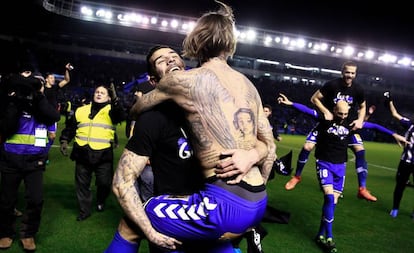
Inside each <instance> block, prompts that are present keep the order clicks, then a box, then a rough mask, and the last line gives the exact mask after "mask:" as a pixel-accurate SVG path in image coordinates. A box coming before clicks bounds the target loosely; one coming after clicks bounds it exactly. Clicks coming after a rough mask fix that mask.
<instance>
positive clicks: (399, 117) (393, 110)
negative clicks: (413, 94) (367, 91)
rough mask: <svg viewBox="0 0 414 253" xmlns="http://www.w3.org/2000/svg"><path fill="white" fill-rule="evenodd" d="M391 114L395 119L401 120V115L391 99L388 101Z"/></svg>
mask: <svg viewBox="0 0 414 253" xmlns="http://www.w3.org/2000/svg"><path fill="white" fill-rule="evenodd" d="M389 105H390V111H391V115H392V116H393V117H394V118H396V119H397V120H401V119H402V118H403V116H402V115H401V114H399V113H398V111H397V109H396V108H395V106H394V102H393V101H392V100H390V101H389Z"/></svg>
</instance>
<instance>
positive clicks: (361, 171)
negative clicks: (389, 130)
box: [355, 150, 368, 187]
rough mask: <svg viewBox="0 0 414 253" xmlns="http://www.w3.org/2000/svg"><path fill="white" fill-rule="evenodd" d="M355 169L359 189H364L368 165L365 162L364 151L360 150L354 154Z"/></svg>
mask: <svg viewBox="0 0 414 253" xmlns="http://www.w3.org/2000/svg"><path fill="white" fill-rule="evenodd" d="M355 168H356V172H357V175H358V184H359V187H366V183H367V176H368V165H367V162H366V161H365V150H360V151H358V152H356V153H355Z"/></svg>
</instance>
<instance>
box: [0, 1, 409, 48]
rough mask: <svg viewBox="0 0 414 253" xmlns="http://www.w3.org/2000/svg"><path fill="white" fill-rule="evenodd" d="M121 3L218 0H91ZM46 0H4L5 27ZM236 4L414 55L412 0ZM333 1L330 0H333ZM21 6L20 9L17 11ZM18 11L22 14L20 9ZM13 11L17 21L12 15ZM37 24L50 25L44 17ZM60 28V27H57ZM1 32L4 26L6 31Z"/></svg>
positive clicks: (202, 5)
mask: <svg viewBox="0 0 414 253" xmlns="http://www.w3.org/2000/svg"><path fill="white" fill-rule="evenodd" d="M90 1H95V2H101V3H115V4H117V5H125V6H130V7H134V8H139V9H148V10H155V11H160V12H167V13H173V14H178V15H185V16H191V17H195V18H196V17H199V16H200V15H201V14H203V13H205V12H207V11H209V10H216V9H217V6H218V5H217V4H216V3H215V2H214V0H191V1H188V0H174V1H168V0H99V1H98V0H90ZM35 2H37V3H41V2H42V1H41V0H32V1H30V0H13V1H1V2H0V5H1V6H0V14H1V15H0V28H1V29H2V30H4V29H13V26H12V25H11V24H13V22H18V23H30V24H31V25H36V24H37V23H38V22H40V19H41V18H40V17H38V15H37V14H38V12H37V11H33V10H35V9H34V8H33V7H32V5H31V3H35ZM223 2H225V3H227V4H229V5H230V6H232V7H233V10H234V14H235V18H236V24H237V25H241V26H247V27H248V26H251V27H256V28H262V29H270V30H276V31H281V32H286V33H293V34H301V35H304V36H308V37H316V38H323V39H328V40H335V41H340V42H343V43H348V42H349V43H351V44H357V45H361V46H365V47H372V48H377V49H388V50H391V52H398V53H407V54H411V55H414V18H412V16H413V15H412V13H411V12H412V8H410V6H409V4H410V1H402V0H396V1H381V2H379V1H378V2H373V1H363V0H359V1H356V0H342V1H317V0H314V1H311V0H306V1H304V0H296V1H295V0H290V1H289V0H284V1H278V0H273V1H269V0H264V1H263V0H254V1H253V0H223ZM329 3H330V4H329ZM18 9H20V10H19V11H17V10H18ZM14 13H17V14H14ZM10 17H12V21H10ZM34 29H39V30H45V31H46V30H47V29H48V24H47V23H45V22H44V21H43V22H42V23H40V25H38V26H37V27H35V28H34ZM54 29H55V28H54ZM0 33H1V32H0Z"/></svg>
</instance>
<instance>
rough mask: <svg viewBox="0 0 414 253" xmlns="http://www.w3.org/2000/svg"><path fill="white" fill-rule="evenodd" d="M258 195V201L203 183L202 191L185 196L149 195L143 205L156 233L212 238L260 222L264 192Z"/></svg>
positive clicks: (191, 237)
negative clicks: (259, 197)
mask: <svg viewBox="0 0 414 253" xmlns="http://www.w3.org/2000/svg"><path fill="white" fill-rule="evenodd" d="M253 194H256V193H253ZM260 194H262V196H263V197H261V199H260V200H258V201H251V200H246V199H245V198H242V197H240V196H238V195H236V194H234V193H232V192H229V191H227V190H224V189H223V188H221V187H219V186H216V185H213V184H206V186H205V188H204V189H203V190H202V191H199V192H197V193H194V194H192V195H189V196H186V197H174V196H171V195H161V196H158V197H153V198H151V199H150V200H149V201H148V202H147V203H146V204H145V207H144V208H145V211H146V213H147V215H148V217H149V219H150V220H151V223H152V225H153V226H154V228H155V229H156V230H157V231H159V232H160V233H163V234H166V235H168V236H171V237H174V238H176V239H178V240H180V241H183V242H185V241H188V240H190V241H193V242H194V241H195V240H203V241H205V240H213V241H216V240H217V239H218V238H220V236H222V235H223V234H224V233H225V232H231V233H236V234H242V233H244V232H246V231H247V230H248V229H249V228H252V227H254V226H256V225H258V224H259V223H260V221H261V220H262V218H263V215H264V213H265V211H266V205H267V195H266V192H265V191H264V192H260Z"/></svg>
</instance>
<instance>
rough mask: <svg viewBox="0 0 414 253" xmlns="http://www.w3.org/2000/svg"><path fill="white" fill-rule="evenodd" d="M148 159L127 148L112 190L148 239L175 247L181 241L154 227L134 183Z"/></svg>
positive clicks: (167, 246)
mask: <svg viewBox="0 0 414 253" xmlns="http://www.w3.org/2000/svg"><path fill="white" fill-rule="evenodd" d="M148 160H149V158H148V157H147V156H140V155H137V154H135V153H133V152H131V151H129V150H128V149H125V150H124V152H123V153H122V155H121V157H120V159H119V162H118V167H117V169H116V171H115V174H114V179H113V182H112V190H113V192H114V194H115V196H116V197H117V199H118V202H119V203H120V205H121V207H122V209H123V210H124V212H125V214H126V215H128V217H129V218H130V219H131V220H132V221H134V222H135V223H136V224H137V225H138V226H139V227H140V229H141V230H142V232H143V233H144V234H145V236H146V237H147V239H148V240H150V241H151V242H153V243H155V244H156V245H158V246H160V247H164V248H168V249H175V245H177V244H181V242H179V241H177V240H176V239H174V238H171V237H168V236H166V235H163V234H161V233H159V232H157V231H156V230H155V229H154V228H153V227H152V225H151V222H150V220H149V219H148V216H147V215H146V213H145V210H144V208H143V205H142V201H141V199H140V197H139V194H138V192H137V190H136V188H135V185H134V184H135V181H136V180H137V178H138V177H139V176H140V175H141V173H142V171H143V169H144V167H145V165H146V164H147V161H148Z"/></svg>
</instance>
